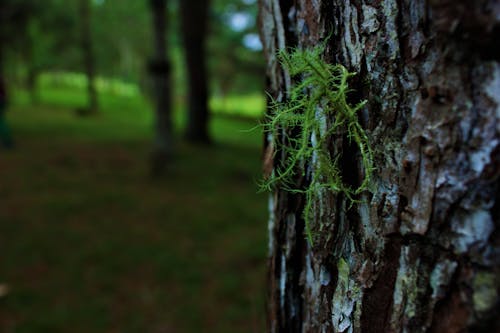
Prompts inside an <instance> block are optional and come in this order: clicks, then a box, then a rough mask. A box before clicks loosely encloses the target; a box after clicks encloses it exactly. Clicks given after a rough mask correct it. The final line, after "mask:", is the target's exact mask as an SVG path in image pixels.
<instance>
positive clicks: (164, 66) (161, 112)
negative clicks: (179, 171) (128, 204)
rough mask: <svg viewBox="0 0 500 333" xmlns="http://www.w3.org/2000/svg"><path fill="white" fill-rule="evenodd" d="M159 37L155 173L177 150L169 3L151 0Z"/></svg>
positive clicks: (154, 68)
mask: <svg viewBox="0 0 500 333" xmlns="http://www.w3.org/2000/svg"><path fill="white" fill-rule="evenodd" d="M150 4H151V11H152V14H153V29H154V36H155V56H154V58H153V60H152V61H151V63H150V68H149V69H150V72H151V75H152V77H153V82H154V89H155V95H156V138H155V146H154V149H153V156H152V173H153V175H159V174H161V173H163V172H164V169H165V167H166V164H167V162H168V161H169V159H170V158H171V155H172V152H173V142H172V112H171V109H172V105H171V104H172V98H171V91H170V90H171V86H170V63H169V61H168V58H167V34H166V29H167V18H166V10H167V2H166V0H150Z"/></svg>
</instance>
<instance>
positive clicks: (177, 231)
mask: <svg viewBox="0 0 500 333" xmlns="http://www.w3.org/2000/svg"><path fill="white" fill-rule="evenodd" d="M101 97H102V99H101V102H102V105H103V109H102V110H101V113H100V114H99V115H97V116H95V117H88V118H77V117H75V116H74V112H73V111H74V109H75V107H76V106H78V105H79V103H81V101H83V96H82V94H81V92H79V91H74V90H67V91H58V90H57V89H55V90H42V91H41V98H42V102H43V104H42V106H41V107H31V106H29V105H28V104H26V103H25V100H26V98H25V96H24V95H20V96H18V98H16V100H17V101H15V103H14V105H13V106H12V108H11V110H10V112H9V115H8V118H9V120H10V123H11V125H12V129H13V132H14V135H15V139H16V143H17V147H16V149H15V150H14V151H11V152H4V151H0V179H1V182H0V254H1V255H0V256H1V259H2V260H1V261H0V284H7V285H8V286H9V288H10V292H9V294H8V295H7V296H5V297H2V298H0V332H19V333H23V332H30V333H32V332H51V333H57V332H74V333H78V332H81V333H90V332H218V333H219V332H222V333H223V332H228V333H233V332H262V331H264V330H265V326H264V321H265V303H264V299H265V288H264V283H265V256H266V251H267V248H266V246H267V241H266V219H267V212H266V196H265V195H260V196H259V195H256V194H255V192H256V189H255V179H257V178H258V177H259V174H260V163H261V162H260V143H261V134H260V133H245V132H242V131H240V130H242V129H243V130H244V129H248V128H251V127H252V126H254V124H255V123H256V120H247V121H245V120H234V119H229V118H225V117H216V118H215V119H214V121H213V124H212V133H213V135H214V138H215V142H216V145H215V146H214V147H212V148H196V147H192V146H188V145H184V144H180V146H179V147H178V149H177V151H178V153H177V156H176V161H175V163H173V164H172V166H171V167H170V169H169V172H168V175H167V176H166V177H164V178H163V179H161V180H157V181H152V180H150V179H149V177H148V173H149V166H148V163H147V162H148V154H149V151H150V147H151V141H152V140H151V138H152V133H151V128H152V126H151V123H150V122H151V109H150V107H149V106H148V105H147V103H145V102H144V101H143V100H141V99H139V98H133V99H123V98H118V97H115V96H101ZM179 118H181V117H179ZM179 121H181V120H179Z"/></svg>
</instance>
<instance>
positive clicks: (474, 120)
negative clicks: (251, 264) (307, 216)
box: [260, 0, 500, 333]
mask: <svg viewBox="0 0 500 333" xmlns="http://www.w3.org/2000/svg"><path fill="white" fill-rule="evenodd" d="M499 20H500V6H499V5H498V1H495V0H489V1H488V0H483V1H465V0H456V1H451V0H442V1H437V0H436V1H424V0H401V1H396V0H383V1H368V0H361V1H354V0H328V1H326V0H318V1H308V0H297V1H291V0H260V26H261V34H262V39H263V44H264V49H265V54H266V58H267V74H268V78H269V86H268V92H269V94H270V95H271V96H272V97H273V98H274V99H275V100H276V101H278V102H279V101H286V100H287V93H288V92H290V87H291V86H293V85H294V84H296V83H297V82H298V81H300V79H301V78H300V77H297V76H293V77H291V76H290V74H289V73H288V71H287V70H286V69H284V68H283V67H282V66H281V65H280V63H279V61H278V59H277V52H278V50H281V49H285V48H288V47H297V48H300V49H310V48H312V47H313V46H315V45H317V44H319V43H321V42H323V41H325V40H327V42H326V49H325V52H324V55H323V56H324V59H325V60H326V61H328V62H330V63H340V64H343V65H344V66H346V67H347V68H348V69H349V70H350V71H353V72H357V73H358V74H357V76H356V77H354V78H352V79H351V87H352V88H353V89H354V90H355V91H356V93H352V94H351V96H350V97H351V99H352V102H356V101H359V100H361V99H367V100H368V104H367V105H366V107H364V108H363V109H362V110H361V111H359V113H358V118H359V121H360V123H361V124H362V126H363V127H364V129H365V130H366V132H367V134H368V137H369V142H370V146H371V147H372V150H373V152H374V155H375V167H376V170H375V171H374V175H373V189H372V191H371V192H368V191H366V192H365V193H362V194H361V195H359V197H358V198H357V199H358V200H357V201H356V202H354V204H352V205H351V203H350V202H349V200H347V198H346V197H345V196H344V195H342V194H339V193H334V192H328V191H323V192H321V193H318V199H317V200H316V201H315V202H313V203H312V205H313V207H315V210H314V214H313V215H314V216H313V218H312V221H310V228H311V231H312V234H313V235H314V242H313V245H311V244H309V242H308V241H306V239H305V237H304V229H305V225H304V219H303V218H302V216H303V215H302V210H303V207H304V202H305V200H306V198H304V196H303V195H301V194H293V193H289V192H287V191H285V190H283V189H277V190H275V192H274V193H273V194H272V195H271V196H270V214H271V216H270V220H269V230H270V249H269V250H270V252H269V269H270V272H269V283H270V288H269V331H270V332H311V333H317V332H370V333H377V332H381V333H382V332H383V333H386V332H436V333H437V332H500V319H499V318H500V313H499V298H498V295H499V284H500V276H499V273H500V272H499V270H500V229H499V223H500V212H499V208H500V205H499V204H500V203H499V173H500V135H499V132H500V124H499V118H500V65H499V63H498V61H499V59H500V48H499V44H498V39H497V38H498V33H499V32H500V21H499ZM328 36H329V38H328ZM318 107H319V106H318ZM331 121H332V119H326V120H325V122H326V123H331ZM269 139H270V137H269V136H268V141H269ZM278 139H279V138H278ZM311 140H312V139H311ZM284 144H285V145H286V144H289V143H288V142H284ZM310 144H314V143H312V142H311V143H310ZM274 149H275V148H274V147H273V146H272V145H271V144H270V143H269V142H268V147H267V150H266V151H267V154H266V156H268V157H269V158H268V159H267V160H266V161H267V162H270V163H271V164H269V165H271V166H274V168H276V167H277V166H278V165H280V164H282V163H286V162H284V160H283V159H284V158H286V153H285V152H283V151H274ZM327 149H329V151H330V152H331V154H332V156H337V157H338V158H339V159H340V160H339V165H340V166H341V173H342V177H343V181H344V183H347V184H353V185H354V186H355V185H356V184H359V183H360V181H361V180H362V179H363V176H364V175H363V172H362V167H361V165H362V163H361V161H360V154H359V151H358V150H357V148H356V147H355V146H354V147H353V145H352V144H350V142H349V140H347V139H346V137H345V136H343V135H338V136H333V138H332V140H331V142H330V143H329V145H328V148H327ZM340 153H341V155H340ZM273 156H274V159H273ZM304 162H305V163H306V166H305V168H306V170H307V172H306V176H305V179H299V177H297V179H296V181H297V182H298V183H301V182H302V183H307V181H308V177H309V176H307V175H308V174H311V173H314V172H319V171H318V170H315V166H314V165H315V164H314V163H313V162H312V161H304ZM269 165H268V166H269Z"/></svg>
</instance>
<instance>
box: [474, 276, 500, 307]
mask: <svg viewBox="0 0 500 333" xmlns="http://www.w3.org/2000/svg"><path fill="white" fill-rule="evenodd" d="M473 287H474V295H473V298H472V299H473V302H474V309H475V310H476V311H478V312H484V311H488V310H489V309H491V308H492V307H493V306H494V305H495V302H496V300H497V298H498V294H497V283H496V279H495V274H493V273H489V272H478V273H477V274H476V276H475V277H474V281H473Z"/></svg>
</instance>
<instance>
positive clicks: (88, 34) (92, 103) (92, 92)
mask: <svg viewBox="0 0 500 333" xmlns="http://www.w3.org/2000/svg"><path fill="white" fill-rule="evenodd" d="M91 16H92V2H91V0H80V19H81V27H80V29H81V47H82V52H83V63H84V69H85V74H86V75H87V94H88V99H89V100H88V105H87V108H86V109H85V110H82V112H81V113H82V114H93V113H96V112H97V109H98V100H97V90H96V86H95V59H94V52H93V43H92V24H91V22H90V21H91Z"/></svg>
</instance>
